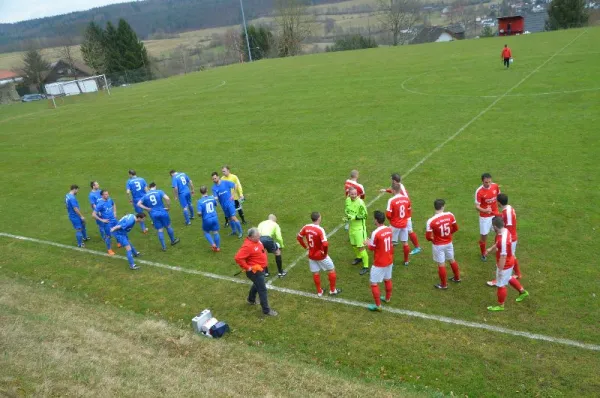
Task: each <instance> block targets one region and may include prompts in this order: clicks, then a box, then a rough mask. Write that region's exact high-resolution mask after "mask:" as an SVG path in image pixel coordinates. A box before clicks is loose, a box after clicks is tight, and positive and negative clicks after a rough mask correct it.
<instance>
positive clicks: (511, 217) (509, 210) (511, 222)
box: [502, 205, 517, 242]
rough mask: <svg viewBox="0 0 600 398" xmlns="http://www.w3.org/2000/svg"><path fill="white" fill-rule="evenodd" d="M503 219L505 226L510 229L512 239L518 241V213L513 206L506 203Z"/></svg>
mask: <svg viewBox="0 0 600 398" xmlns="http://www.w3.org/2000/svg"><path fill="white" fill-rule="evenodd" d="M502 219H503V220H504V226H505V227H506V229H508V230H509V231H510V236H511V237H512V241H513V242H516V241H517V213H516V212H515V209H513V207H512V206H510V205H506V206H505V207H504V209H502Z"/></svg>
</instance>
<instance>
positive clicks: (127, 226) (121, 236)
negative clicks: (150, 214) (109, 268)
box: [110, 213, 146, 269]
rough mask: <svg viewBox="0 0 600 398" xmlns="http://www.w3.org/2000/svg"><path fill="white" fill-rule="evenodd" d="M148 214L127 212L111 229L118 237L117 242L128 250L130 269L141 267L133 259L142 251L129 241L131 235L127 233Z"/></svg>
mask: <svg viewBox="0 0 600 398" xmlns="http://www.w3.org/2000/svg"><path fill="white" fill-rule="evenodd" d="M144 218H146V215H145V214H144V213H138V214H135V215H134V214H127V215H126V216H123V217H121V219H120V220H119V221H118V222H117V225H115V226H114V227H112V228H111V229H110V233H111V234H113V235H114V237H115V238H116V239H117V242H119V243H120V244H121V246H123V247H124V248H125V250H127V261H129V269H139V268H140V267H138V266H137V265H135V262H134V261H133V258H134V257H138V256H139V255H140V254H141V253H140V252H138V251H137V250H135V247H133V245H132V244H131V243H130V242H129V236H127V234H128V233H129V231H131V229H132V228H133V227H134V226H135V223H136V222H139V223H140V224H141V223H142V222H143V221H144Z"/></svg>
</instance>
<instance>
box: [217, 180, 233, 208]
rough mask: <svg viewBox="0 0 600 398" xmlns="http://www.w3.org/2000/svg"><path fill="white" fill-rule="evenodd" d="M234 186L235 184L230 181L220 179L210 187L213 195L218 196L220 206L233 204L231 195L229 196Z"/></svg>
mask: <svg viewBox="0 0 600 398" xmlns="http://www.w3.org/2000/svg"><path fill="white" fill-rule="evenodd" d="M234 188H235V184H234V183H233V182H231V181H225V180H221V181H220V184H218V185H217V184H214V185H213V187H212V193H213V196H214V197H216V198H219V203H220V204H221V207H225V206H228V205H229V204H233V197H232V196H231V190H232V189H234Z"/></svg>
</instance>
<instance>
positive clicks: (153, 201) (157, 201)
mask: <svg viewBox="0 0 600 398" xmlns="http://www.w3.org/2000/svg"><path fill="white" fill-rule="evenodd" d="M163 196H165V193H164V192H163V191H161V190H160V189H151V190H149V191H148V193H147V194H146V195H144V197H143V198H142V204H143V205H144V206H146V207H149V208H150V214H158V213H163V212H166V210H165V204H164V203H163Z"/></svg>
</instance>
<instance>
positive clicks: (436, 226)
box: [425, 212, 458, 245]
mask: <svg viewBox="0 0 600 398" xmlns="http://www.w3.org/2000/svg"><path fill="white" fill-rule="evenodd" d="M456 231H458V224H456V219H455V218H454V214H452V213H449V212H444V213H440V214H436V215H435V216H433V217H431V218H430V219H429V220H427V228H426V235H425V237H426V238H427V240H429V241H431V242H433V244H434V245H447V244H449V243H452V234H453V233H455V232H456Z"/></svg>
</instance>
